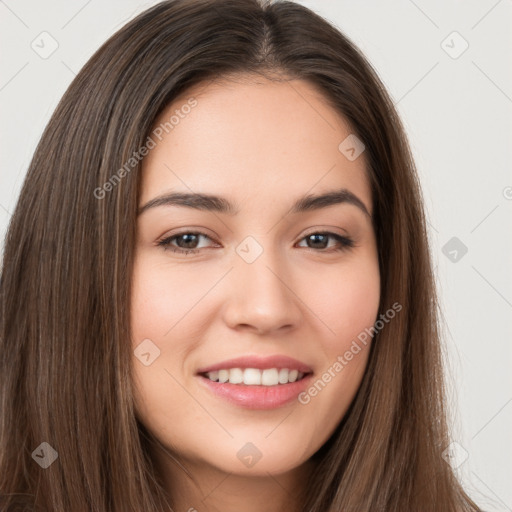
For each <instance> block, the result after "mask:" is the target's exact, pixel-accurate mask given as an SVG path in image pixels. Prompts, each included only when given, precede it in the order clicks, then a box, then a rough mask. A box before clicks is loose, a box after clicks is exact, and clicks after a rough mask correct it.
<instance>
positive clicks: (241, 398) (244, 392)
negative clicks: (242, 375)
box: [198, 373, 313, 409]
mask: <svg viewBox="0 0 512 512" xmlns="http://www.w3.org/2000/svg"><path fill="white" fill-rule="evenodd" d="M312 376H313V374H311V373H310V374H308V375H306V376H305V377H303V378H302V379H301V380H298V381H295V382H289V383H288V384H277V385H276V386H246V385H244V384H229V383H227V382H224V383H221V382H214V381H212V380H210V379H209V378H208V377H203V376H202V375H199V376H198V377H199V379H200V381H201V382H202V383H203V385H205V386H207V387H208V389H210V391H212V392H213V393H214V394H216V395H217V396H219V397H221V398H223V399H225V400H227V401H228V402H231V403H233V404H235V405H238V406H239V407H244V408H246V409H276V408H278V407H282V406H283V405H286V404H288V403H290V402H292V401H293V400H295V399H296V398H297V396H298V395H299V393H301V392H302V391H304V389H305V388H307V386H308V384H309V382H310V380H311V378H312Z"/></svg>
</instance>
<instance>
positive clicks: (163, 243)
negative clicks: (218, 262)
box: [157, 231, 355, 255]
mask: <svg viewBox="0 0 512 512" xmlns="http://www.w3.org/2000/svg"><path fill="white" fill-rule="evenodd" d="M183 235H199V236H204V237H206V238H209V239H210V240H211V238H210V237H209V236H208V235H206V234H205V233H201V232H199V231H184V232H183V233H178V234H176V235H172V236H169V237H167V238H164V239H162V240H160V241H159V242H158V243H157V245H158V246H159V247H162V248H163V249H164V251H167V250H170V251H172V252H174V253H178V254H184V255H187V254H196V253H198V252H200V251H201V249H181V248H179V247H173V246H171V242H172V241H173V240H174V239H176V238H179V237H181V236H183ZM312 235H324V236H327V237H329V238H334V239H335V240H337V242H338V243H339V244H340V246H338V247H337V248H334V249H332V248H331V249H318V250H317V249H314V248H312V247H305V249H309V250H312V251H314V252H326V253H332V252H341V251H346V250H348V249H351V248H353V247H355V244H354V240H353V239H352V238H350V237H346V236H341V235H338V234H337V233H331V232H329V231H313V232H312V233H308V234H307V235H305V236H304V237H303V238H302V239H301V240H300V241H301V242H302V240H304V239H306V238H308V237H310V236H312Z"/></svg>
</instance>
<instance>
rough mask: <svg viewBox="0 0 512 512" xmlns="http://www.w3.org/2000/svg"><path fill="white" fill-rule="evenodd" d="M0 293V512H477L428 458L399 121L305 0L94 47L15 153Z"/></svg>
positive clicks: (426, 402) (200, 18)
mask: <svg viewBox="0 0 512 512" xmlns="http://www.w3.org/2000/svg"><path fill="white" fill-rule="evenodd" d="M201 241H202V242H203V243H201ZM205 242H206V245H205ZM325 242H327V243H325ZM318 244H319V245H318ZM0 293H1V297H0V300H1V305H2V320H1V326H2V330H1V337H0V340H1V341H0V343H1V349H2V350H1V355H0V361H1V363H0V373H1V375H2V395H1V396H2V402H1V403H2V414H1V420H0V421H1V423H0V425H1V427H0V493H1V494H2V496H3V499H4V501H5V505H4V507H3V510H4V509H6V510H18V508H15V507H16V506H23V505H24V504H27V505H29V507H30V509H31V510H32V509H34V508H35V509H38V510H39V509H40V510H48V511H50V510H51V511H81V510H95V511H102V512H103V511H114V512H117V511H119V512H121V511H122V512H125V511H129V510H133V511H143V510H144V511H149V510H155V511H156V510H159V511H160V510H189V511H193V510H197V511H200V512H201V511H213V510H223V511H230V510H240V509H244V510H246V511H255V510H265V511H270V512H272V511H280V510H285V509H286V510H294V511H308V512H325V511H333V512H334V511H340V510H343V511H345V512H347V511H354V512H355V511H358V512H361V511H370V510H371V511H380V510H381V511H419V510H421V511H422V512H427V511H441V510H442V511H463V510H464V511H476V510H479V509H478V507H477V506H476V505H475V504H474V503H473V502H472V500H471V499H470V498H469V497H468V496H467V495H466V494H465V492H464V491H463V489H462V488H461V486H460V484H459V483H458V482H457V479H456V478H455V476H454V474H453V472H452V470H451V467H450V466H449V465H448V464H447V463H446V462H445V460H444V458H443V456H442V454H443V452H444V451H445V450H446V449H447V447H448V445H449V442H450V441H449V437H448V433H447V425H446V420H445V411H444V398H443V397H444V394H443V393H444V392H443V385H442V369H441V357H440V341H439V334H438V327H437V303H436V296H435V289H434V281H433V275H432V267H431V261H430V257H429V248H428V239H427V232H426V228H425V218H424V212H423V205H422V199H421V192H420V188H419V183H418V178H417V175H416V171H415V168H414V163H413V161H412V158H411V155H410V152H409V149H408V145H407V140H406V136H405V134H404V130H403V128H402V125H401V123H400V120H399V118H398V116H397V113H396V111H395V109H394V107H393V104H392V102H391V100H390V98H389V96H388V94H387V93H386V91H385V90H384V87H383V85H382V83H381V82H380V80H379V78H378V77H377V75H376V73H375V72H374V71H373V69H372V68H371V66H370V64H369V63H368V62H367V61H366V59H365V58H364V56H363V55H362V54H361V53H360V52H359V51H358V50H357V49H356V48H355V47H354V46H353V44H352V43H351V42H350V41H349V40H347V38H346V37H344V36H343V35H342V34H341V33H340V32H339V31H338V30H337V29H335V28H334V27H333V26H331V25H330V24H329V23H327V22H326V21H325V20H323V19H322V18H321V17H319V16H318V15H316V14H314V13H313V12H311V11H310V10H308V9H306V8H305V7H302V6H300V5H297V4H294V3H291V2H284V1H283V2H276V3H272V4H263V3H259V2H258V1H257V0H236V1H235V0H227V1H206V0H194V1H192V0H191V1H187V0H175V1H167V2H162V3H159V4H157V5H156V6H155V7H153V8H151V9H149V10H147V11H145V12H143V13H142V14H141V15H139V16H138V17H137V18H135V19H134V20H132V21H131V22H129V23H128V24H127V25H126V26H125V27H123V28H122V29H121V30H120V31H119V32H117V33H116V34H115V35H114V36H113V37H112V38H110V39H109V40H108V41H107V42H106V43H105V44H104V45H103V46H102V47H101V48H100V49H99V50H98V52H96V54H95V55H94V56H93V57H92V58H91V59H90V61H89V62H88V63H87V64H86V65H85V66H84V68H83V69H82V71H81V72H80V73H79V75H78V76H77V77H76V79H75V80H74V81H73V83H72V84H71V86H70V87H69V89H68V91H67V92H66V94H65V95H64V97H63V99H62V101H61V103H60V104H59V106H58V107H57V109H56V111H55V113H54V115H53V117H52V119H51V121H50V123H49V124H48V127H47V128H46V130H45V132H44V134H43V136H42V139H41V141H40V144H39V146H38V148H37V149H36V152H35V155H34V158H33V161H32V163H31V166H30V169H29V171H28V173H27V176H26V179H25V183H24V186H23V189H22V192H21V195H20V198H19V201H18V204H17V207H16V210H15V212H14V215H13V217H12V221H11V225H10V227H9V231H8V234H7V238H6V245H5V254H4V262H3V269H2V277H1V292H0Z"/></svg>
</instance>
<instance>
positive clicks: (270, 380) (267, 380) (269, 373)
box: [261, 368, 279, 386]
mask: <svg viewBox="0 0 512 512" xmlns="http://www.w3.org/2000/svg"><path fill="white" fill-rule="evenodd" d="M278 382H279V379H278V372H277V368H269V369H268V370H263V373H262V374H261V383H262V384H263V385H264V386H277V383H278Z"/></svg>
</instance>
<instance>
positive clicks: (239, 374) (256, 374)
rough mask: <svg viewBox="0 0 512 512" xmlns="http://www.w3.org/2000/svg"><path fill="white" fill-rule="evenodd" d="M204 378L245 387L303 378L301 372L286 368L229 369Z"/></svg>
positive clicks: (274, 384) (208, 374)
mask: <svg viewBox="0 0 512 512" xmlns="http://www.w3.org/2000/svg"><path fill="white" fill-rule="evenodd" d="M206 376H207V377H208V378H209V379H210V380H212V381H214V382H221V383H225V382H229V383H230V384H244V385H246V386H259V385H263V386H277V385H278V384H288V383H289V382H295V381H297V380H300V379H302V377H304V373H303V372H299V371H298V370H289V369H288V368H280V369H278V368H267V369H266V370H259V369H257V368H245V369H243V370H242V369H241V368H230V369H223V370H217V371H212V372H208V373H207V374H206Z"/></svg>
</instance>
